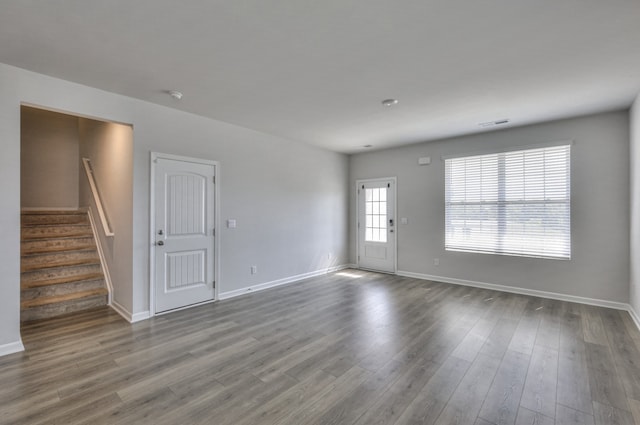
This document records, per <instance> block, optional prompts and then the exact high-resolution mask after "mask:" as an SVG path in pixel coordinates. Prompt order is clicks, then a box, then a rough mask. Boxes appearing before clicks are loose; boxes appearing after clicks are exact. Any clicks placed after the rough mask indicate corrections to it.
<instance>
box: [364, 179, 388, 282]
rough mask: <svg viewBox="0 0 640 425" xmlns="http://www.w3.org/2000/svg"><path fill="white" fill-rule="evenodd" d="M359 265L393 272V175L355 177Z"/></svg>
mask: <svg viewBox="0 0 640 425" xmlns="http://www.w3.org/2000/svg"><path fill="white" fill-rule="evenodd" d="M357 184H358V223H357V225H358V267H361V268H364V269H370V270H377V271H382V272H388V273H395V272H396V221H395V208H396V206H395V201H396V188H395V184H396V183H395V179H380V180H362V181H358V182H357Z"/></svg>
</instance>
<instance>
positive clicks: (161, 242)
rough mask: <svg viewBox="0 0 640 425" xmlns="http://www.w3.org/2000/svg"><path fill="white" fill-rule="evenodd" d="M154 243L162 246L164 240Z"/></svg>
mask: <svg viewBox="0 0 640 425" xmlns="http://www.w3.org/2000/svg"><path fill="white" fill-rule="evenodd" d="M156 245H160V246H162V245H164V242H163V241H158V242H156Z"/></svg>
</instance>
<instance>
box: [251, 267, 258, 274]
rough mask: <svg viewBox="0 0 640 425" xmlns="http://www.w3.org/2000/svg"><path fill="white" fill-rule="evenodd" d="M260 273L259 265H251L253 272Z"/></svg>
mask: <svg viewBox="0 0 640 425" xmlns="http://www.w3.org/2000/svg"><path fill="white" fill-rule="evenodd" d="M256 273H258V266H251V274H256Z"/></svg>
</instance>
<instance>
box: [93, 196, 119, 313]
mask: <svg viewBox="0 0 640 425" xmlns="http://www.w3.org/2000/svg"><path fill="white" fill-rule="evenodd" d="M87 215H88V216H89V223H91V230H92V231H93V239H94V240H95V243H96V248H97V249H98V257H100V267H101V268H102V274H103V275H104V281H105V283H106V284H107V291H108V292H109V293H108V300H107V301H108V302H107V304H108V305H111V300H112V298H113V284H112V282H111V274H110V273H109V268H108V267H107V259H106V257H105V256H104V251H103V250H102V244H101V243H100V238H98V228H97V226H96V222H95V221H94V220H93V214H92V210H91V207H89V209H88V211H87Z"/></svg>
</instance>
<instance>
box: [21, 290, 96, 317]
mask: <svg viewBox="0 0 640 425" xmlns="http://www.w3.org/2000/svg"><path fill="white" fill-rule="evenodd" d="M105 305H107V297H106V296H105V295H100V296H95V297H88V298H84V299H81V300H75V301H65V302H62V303H56V304H49V305H43V306H39V307H32V308H28V309H25V310H22V312H21V314H20V320H21V321H23V322H27V321H31V320H37V319H47V318H50V317H56V316H60V315H63V314H67V313H73V312H74V311H80V310H86V309H89V308H94V307H102V306H105Z"/></svg>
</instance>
